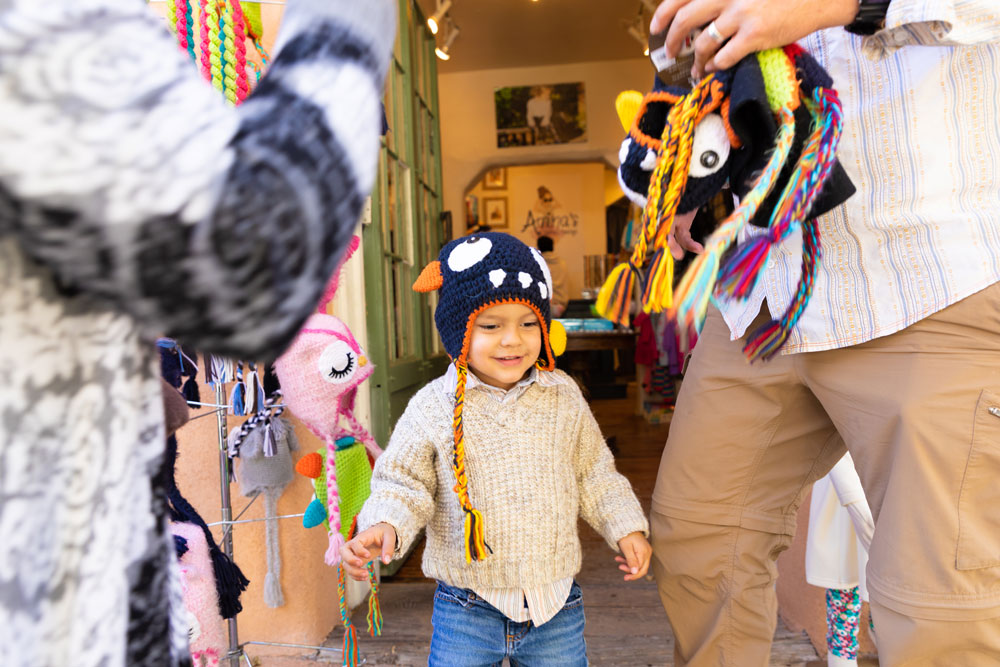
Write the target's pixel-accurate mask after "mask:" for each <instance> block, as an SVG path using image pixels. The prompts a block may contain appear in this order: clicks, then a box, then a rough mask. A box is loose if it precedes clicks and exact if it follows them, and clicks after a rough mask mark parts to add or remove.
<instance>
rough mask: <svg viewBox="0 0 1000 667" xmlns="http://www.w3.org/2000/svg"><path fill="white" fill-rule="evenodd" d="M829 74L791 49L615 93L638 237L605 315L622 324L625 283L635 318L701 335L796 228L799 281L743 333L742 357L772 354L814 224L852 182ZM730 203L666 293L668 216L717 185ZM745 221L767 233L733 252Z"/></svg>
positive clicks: (811, 249)
mask: <svg viewBox="0 0 1000 667" xmlns="http://www.w3.org/2000/svg"><path fill="white" fill-rule="evenodd" d="M831 86H832V81H831V80H830V77H829V75H828V74H827V73H826V72H825V71H824V70H823V69H822V68H821V67H820V66H819V64H818V63H816V61H815V60H813V58H812V57H811V56H810V55H809V54H808V53H806V52H805V51H804V50H803V49H801V48H800V47H798V46H797V45H790V46H786V47H785V48H783V49H769V50H767V51H761V52H759V53H756V54H752V55H750V56H747V57H746V58H744V59H743V60H742V61H741V62H740V63H739V64H738V65H737V66H736V67H734V68H732V69H729V70H725V71H723V72H716V73H713V74H711V75H709V76H707V77H705V78H704V79H702V80H701V81H700V82H699V83H698V84H697V85H695V86H694V88H693V89H691V90H690V91H688V90H682V89H676V88H670V87H666V86H662V85H661V84H660V82H659V80H657V85H656V88H655V89H654V90H653V91H652V92H651V93H649V94H647V95H646V96H645V97H643V96H642V95H641V94H639V93H638V92H635V91H628V92H625V93H622V94H621V95H620V96H619V98H618V100H617V103H616V105H617V108H618V113H619V117H620V118H621V120H622V124H623V126H624V127H625V129H626V130H627V131H628V133H629V134H628V137H627V138H626V139H625V141H624V142H623V144H622V149H621V152H620V154H619V158H620V162H621V166H620V167H619V171H618V177H619V182H620V184H621V185H622V188H623V189H624V191H625V193H626V195H628V196H629V198H630V199H632V201H634V202H635V203H637V204H638V205H639V206H641V207H642V232H641V233H640V234H639V236H638V239H637V242H636V245H635V248H634V250H633V252H632V255H631V256H630V258H629V260H628V261H627V262H625V263H623V264H620V265H619V266H617V267H615V269H614V270H612V272H611V274H610V275H609V277H608V279H607V281H606V283H605V285H604V287H603V288H602V289H601V292H600V294H599V295H598V299H597V309H598V311H599V312H600V313H601V314H602V315H603V316H604V317H606V318H608V319H610V320H613V321H615V322H618V323H620V324H624V325H627V324H628V321H629V313H628V310H629V305H630V302H631V295H632V292H633V289H634V287H635V286H636V285H638V286H639V287H640V292H641V303H642V307H643V310H644V311H645V312H651V311H654V312H661V311H663V310H668V311H670V312H671V315H672V316H673V317H675V318H676V319H677V321H678V322H679V323H682V324H683V325H684V326H686V327H688V328H689V329H694V330H695V331H700V330H701V327H702V324H703V323H704V320H705V314H706V311H707V308H708V303H709V301H710V300H711V299H712V297H713V295H714V296H715V297H717V298H734V299H744V298H746V297H748V296H749V295H750V293H751V292H752V291H753V288H754V286H755V285H756V283H757V280H758V278H759V277H760V274H761V270H762V268H763V267H764V266H766V264H767V260H768V257H769V255H770V252H771V250H772V249H773V248H774V247H775V246H777V245H778V244H779V243H781V242H782V241H783V240H784V239H786V238H787V237H788V236H789V234H791V233H792V232H793V231H794V230H795V229H801V230H802V237H803V249H802V277H801V279H800V281H799V285H798V288H797V290H796V292H795V297H794V299H793V300H792V303H791V304H790V305H789V307H788V309H787V310H786V311H785V313H784V314H783V315H782V316H781V317H780V318H778V319H777V320H773V321H771V322H768V323H767V324H765V325H764V326H762V327H761V328H759V329H757V330H755V331H753V332H751V333H750V336H749V337H748V341H747V343H746V345H745V347H744V352H745V353H746V354H747V356H748V357H750V359H751V360H754V359H767V358H769V357H771V356H772V355H774V354H775V353H776V352H777V351H778V350H779V349H780V348H781V346H782V345H783V344H784V343H785V341H786V340H787V339H788V336H789V334H790V332H791V331H792V329H793V328H794V326H795V324H796V323H797V322H798V319H799V317H800V316H801V314H802V311H803V310H804V309H805V307H806V305H807V304H808V302H809V297H810V295H811V293H812V287H813V281H814V279H815V275H816V266H817V263H818V262H819V259H820V238H819V228H818V226H817V225H816V222H815V217H816V216H818V215H819V214H821V213H823V212H824V211H826V210H829V209H830V208H833V207H834V206H836V205H838V204H840V203H842V202H843V201H844V200H846V199H847V198H848V197H850V196H851V195H852V194H853V193H854V187H853V185H852V184H851V183H850V180H849V179H848V178H847V175H846V173H845V172H844V171H843V169H842V168H841V167H840V165H839V164H838V163H837V161H836V157H835V156H836V150H837V144H838V141H839V139H840V132H841V127H842V118H841V109H840V100H839V98H838V97H837V93H836V91H835V90H833V89H832V87H831ZM727 181H728V182H729V184H730V187H731V188H732V190H733V191H734V192H735V193H736V194H737V195H739V196H740V197H741V201H740V204H739V206H737V207H736V209H735V210H734V211H733V213H732V214H731V215H730V216H729V217H728V218H727V219H726V220H725V221H723V222H722V224H721V225H720V226H719V227H718V228H717V229H716V231H715V232H714V233H713V234H712V236H711V237H710V238H709V239H708V241H707V242H706V244H705V252H704V253H703V254H701V255H699V256H698V257H697V258H696V259H695V260H694V262H693V263H692V265H691V267H690V268H689V269H688V272H687V273H686V274H685V276H684V278H683V279H682V280H681V282H680V284H679V285H678V287H677V292H676V294H674V292H673V257H672V256H671V254H670V251H669V249H668V247H667V242H668V239H669V236H670V232H671V229H672V227H673V222H674V217H675V216H676V214H678V213H685V212H689V211H692V210H695V209H697V208H699V207H701V206H702V205H703V204H705V203H706V202H707V201H708V200H709V199H710V198H711V197H712V196H713V195H714V194H715V193H716V192H718V191H719V190H720V189H721V188H722V187H723V186H724V185H725V184H726V182H727ZM747 224H752V225H755V226H759V227H766V232H765V233H763V234H760V235H757V236H754V237H752V238H750V239H748V240H746V241H744V242H743V243H741V244H739V245H738V246H737V247H735V248H733V247H732V246H733V244H734V243H735V242H736V240H737V238H738V237H739V235H740V233H741V232H742V231H743V230H744V228H745V227H746V225H747Z"/></svg>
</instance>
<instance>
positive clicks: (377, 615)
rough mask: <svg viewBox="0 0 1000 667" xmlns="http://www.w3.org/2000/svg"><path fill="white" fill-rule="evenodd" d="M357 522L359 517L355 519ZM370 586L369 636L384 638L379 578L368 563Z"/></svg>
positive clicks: (373, 566) (373, 565)
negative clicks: (379, 597)
mask: <svg viewBox="0 0 1000 667" xmlns="http://www.w3.org/2000/svg"><path fill="white" fill-rule="evenodd" d="M355 521H357V517H355ZM368 584H369V585H370V586H371V587H372V591H371V594H369V596H368V634H369V635H371V636H372V637H381V636H382V604H381V603H380V602H379V599H378V576H376V574H375V564H374V563H371V562H370V563H368Z"/></svg>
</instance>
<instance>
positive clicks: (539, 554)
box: [358, 371, 649, 589]
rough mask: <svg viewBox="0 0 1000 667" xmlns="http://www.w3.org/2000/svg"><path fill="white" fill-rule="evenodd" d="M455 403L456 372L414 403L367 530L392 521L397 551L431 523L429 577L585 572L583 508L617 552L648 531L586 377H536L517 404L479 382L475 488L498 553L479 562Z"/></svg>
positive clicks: (544, 576)
mask: <svg viewBox="0 0 1000 667" xmlns="http://www.w3.org/2000/svg"><path fill="white" fill-rule="evenodd" d="M554 372H556V373H562V371H554ZM453 404H454V396H453V394H452V392H451V391H449V387H448V383H447V381H446V378H445V377H440V378H437V379H436V380H434V381H432V382H430V383H429V384H428V385H427V386H425V387H424V388H423V389H421V390H420V391H419V392H417V394H416V395H415V396H414V397H413V398H412V399H411V400H410V403H409V405H407V406H406V411H405V412H404V413H403V416H402V417H400V418H399V421H398V422H397V424H396V428H395V429H394V431H393V434H392V437H391V438H390V440H389V445H388V447H386V450H385V453H384V454H382V456H380V457H379V459H378V461H377V462H376V464H375V470H374V473H373V475H372V493H371V497H369V499H368V501H367V502H366V503H365V506H364V508H363V509H362V510H361V513H360V514H359V515H358V529H359V530H364V529H366V528H369V527H370V526H373V525H375V524H376V523H379V522H382V521H384V522H386V523H388V524H390V525H392V526H393V527H394V528H395V529H396V535H397V538H398V543H397V552H396V556H397V557H398V556H399V555H400V554H401V553H405V552H406V550H407V549H408V548H409V546H410V544H411V543H412V541H413V540H414V539H415V538H416V536H417V535H418V533H419V532H420V529H421V528H423V527H425V526H426V527H427V545H426V547H425V549H424V559H423V571H424V574H425V575H426V576H428V577H431V578H433V579H438V580H440V581H443V582H445V583H447V584H449V585H452V586H459V587H462V588H479V589H482V588H514V587H527V586H537V585H541V584H547V583H550V582H553V581H558V580H559V579H562V578H564V577H569V576H573V575H575V574H576V573H577V572H579V570H580V540H579V537H578V535H577V517H578V516H583V518H584V519H585V520H586V521H587V523H589V524H590V525H591V526H593V527H594V529H595V530H596V531H597V532H599V533H600V534H601V535H602V536H603V537H604V539H605V540H607V542H608V544H609V545H611V547H612V548H614V549H615V550H617V549H618V540H620V539H621V538H623V537H625V536H626V535H628V534H629V533H633V532H642V533H645V534H648V532H649V526H648V523H647V522H646V516H645V514H644V513H643V511H642V507H641V506H640V505H639V501H638V500H637V499H636V497H635V494H634V493H633V492H632V488H631V486H630V485H629V482H628V480H626V479H625V478H624V477H623V476H622V475H620V474H619V473H618V472H617V471H616V470H615V464H614V458H613V457H612V455H611V452H610V451H609V450H608V448H607V445H606V444H605V442H604V439H603V438H602V437H601V432H600V429H599V428H598V426H597V421H596V420H595V419H594V416H593V414H591V412H590V408H589V406H588V405H587V402H586V401H585V400H584V398H583V396H582V394H581V393H580V390H579V388H578V387H577V386H576V384H575V383H574V382H572V381H568V382H566V383H563V384H559V385H556V386H548V387H544V386H541V385H539V383H537V382H536V383H533V384H532V385H531V386H530V387H528V389H527V390H526V391H525V392H524V394H523V395H522V396H521V397H520V398H519V399H518V400H517V401H516V402H515V403H514V404H513V405H503V404H501V403H500V402H499V401H496V400H494V399H493V398H492V397H490V396H489V395H487V394H486V392H483V391H469V392H467V393H466V398H465V411H464V424H465V461H466V464H465V465H466V471H467V475H468V479H469V497H470V499H471V500H472V506H473V507H475V508H476V509H478V510H479V511H480V512H481V513H482V515H483V526H484V529H485V537H486V543H487V544H488V545H489V546H490V548H491V549H492V553H491V554H490V555H489V556H487V558H486V559H485V560H482V561H478V562H473V563H471V564H467V563H466V562H465V555H464V550H463V546H462V531H463V525H464V524H463V521H464V516H463V512H462V508H461V506H460V505H459V503H458V497H457V496H456V495H455V492H454V491H453V490H452V487H453V486H454V485H455V476H454V473H453V472H452V470H451V460H452V445H453V442H454V436H453V431H452V415H453Z"/></svg>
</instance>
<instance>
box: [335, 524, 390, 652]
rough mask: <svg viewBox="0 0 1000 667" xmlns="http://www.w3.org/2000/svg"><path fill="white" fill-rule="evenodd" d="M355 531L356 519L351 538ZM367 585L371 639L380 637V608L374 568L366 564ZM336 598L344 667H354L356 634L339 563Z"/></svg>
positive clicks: (341, 566)
mask: <svg viewBox="0 0 1000 667" xmlns="http://www.w3.org/2000/svg"><path fill="white" fill-rule="evenodd" d="M356 530H357V519H355V520H354V521H353V522H352V523H351V530H350V534H351V535H352V536H353V535H354V533H355V532H356ZM368 583H369V585H370V586H371V589H372V590H371V594H370V595H369V596H368V634H369V635H371V636H372V637H379V636H381V635H382V606H381V604H380V603H379V598H378V593H379V584H378V577H377V576H376V574H375V566H374V565H373V564H372V563H370V562H369V563H368ZM337 597H338V603H339V605H340V620H341V622H342V623H343V624H344V650H343V655H344V660H343V665H344V667H356V665H357V664H358V633H357V630H355V629H354V624H353V623H351V610H350V609H348V607H347V573H346V572H345V570H344V565H343V563H341V564H340V565H339V566H338V567H337Z"/></svg>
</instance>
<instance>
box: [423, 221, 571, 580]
mask: <svg viewBox="0 0 1000 667" xmlns="http://www.w3.org/2000/svg"><path fill="white" fill-rule="evenodd" d="M413 289H414V290H416V291H417V292H432V291H434V290H438V294H439V297H438V305H437V309H436V310H435V311H434V322H435V324H437V330H438V333H439V334H440V335H441V340H442V341H443V342H444V348H445V351H447V352H448V356H450V357H451V360H452V363H454V364H455V369H456V371H457V376H458V382H457V384H456V386H455V447H454V458H453V461H452V470H453V471H454V473H455V481H456V484H455V492H456V493H457V494H458V501H459V503H461V505H462V509H463V510H465V531H464V532H465V540H464V543H465V560H466V562H468V563H471V562H472V560H473V559H474V560H483V559H484V558H486V554H487V551H488V550H489V547H488V546H487V545H486V541H485V539H484V533H483V517H482V515H481V514H480V513H479V511H478V510H476V509H475V508H474V507H473V506H472V501H471V499H470V498H469V489H468V478H467V476H466V473H465V434H464V430H463V428H462V410H463V408H464V405H465V384H466V377H467V374H468V357H469V342H470V340H471V338H472V327H473V324H474V323H475V321H476V317H478V316H479V314H480V313H481V312H483V311H484V310H486V309H487V308H490V307H492V306H496V305H500V304H506V303H519V304H521V305H524V306H527V307H528V308H530V309H531V310H532V311H534V313H535V315H536V316H537V317H538V322H539V324H540V325H541V332H542V350H541V354H540V355H539V357H538V361H537V362H536V364H535V365H536V366H537V367H538V368H539V369H542V370H552V369H554V368H555V364H556V354H557V353H558V352H561V351H562V350H561V349H560V348H561V347H562V348H565V340H566V338H565V331H564V330H563V328H562V325H560V324H559V323H558V322H556V323H555V326H554V327H553V322H552V318H551V314H550V310H549V299H550V297H551V295H552V276H551V275H550V273H549V267H548V265H547V264H546V263H545V259H544V258H543V257H542V254H541V253H540V252H538V250H537V249H535V248H529V247H528V246H527V245H525V244H524V243H522V242H521V241H519V240H518V239H516V238H514V237H513V236H510V235H509V234H503V233H500V232H484V233H481V234H474V235H472V236H466V237H463V238H460V239H455V240H454V241H452V242H450V243H448V244H447V245H445V247H444V248H442V249H441V252H440V254H439V255H438V258H437V260H435V261H433V262H431V263H430V264H428V265H427V266H426V267H425V268H424V270H423V272H421V274H420V277H419V278H417V281H416V282H415V283H414V284H413ZM553 347H555V349H556V351H553Z"/></svg>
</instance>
